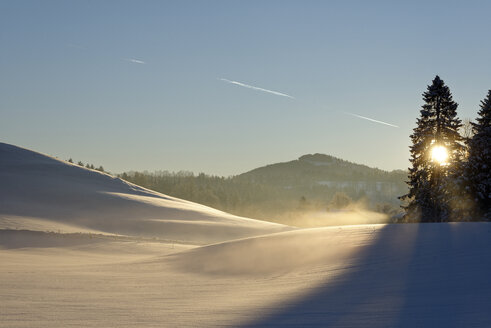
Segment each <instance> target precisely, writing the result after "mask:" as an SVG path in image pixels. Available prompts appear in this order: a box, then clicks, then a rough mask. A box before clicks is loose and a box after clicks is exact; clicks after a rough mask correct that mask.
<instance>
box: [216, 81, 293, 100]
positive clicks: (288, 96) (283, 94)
mask: <svg viewBox="0 0 491 328" xmlns="http://www.w3.org/2000/svg"><path fill="white" fill-rule="evenodd" d="M219 80H221V81H224V82H227V83H231V84H235V85H238V86H241V87H244V88H249V89H253V90H258V91H262V92H267V93H271V94H273V95H277V96H282V97H287V98H291V99H295V97H292V96H290V95H287V94H285V93H281V92H278V91H273V90H268V89H263V88H259V87H255V86H252V85H248V84H244V83H240V82H237V81H230V80H227V79H219Z"/></svg>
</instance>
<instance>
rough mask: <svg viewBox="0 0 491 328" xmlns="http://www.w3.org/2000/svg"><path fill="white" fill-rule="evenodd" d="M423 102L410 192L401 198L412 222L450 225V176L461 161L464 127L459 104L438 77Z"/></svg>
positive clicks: (415, 135) (416, 130) (413, 150)
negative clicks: (461, 134) (460, 132)
mask: <svg viewBox="0 0 491 328" xmlns="http://www.w3.org/2000/svg"><path fill="white" fill-rule="evenodd" d="M423 100H424V102H425V104H424V105H423V106H422V109H421V111H420V117H419V118H418V120H417V126H416V128H414V130H413V131H414V132H413V134H412V135H411V141H412V143H413V144H412V146H411V147H410V152H411V159H410V162H411V164H412V167H410V168H409V176H408V178H409V180H408V181H407V184H408V185H409V192H408V194H406V195H404V196H402V197H400V198H401V199H403V200H406V201H407V202H408V204H407V206H405V207H404V209H405V210H406V215H407V217H408V218H409V219H411V220H415V219H418V220H421V221H422V222H441V221H447V220H449V215H450V208H449V203H450V201H449V193H448V176H449V174H451V173H452V172H454V171H455V170H456V166H457V165H456V163H458V162H459V161H460V160H461V158H462V154H463V145H462V137H461V136H460V134H459V129H460V127H461V126H462V123H461V121H460V120H459V119H458V118H457V106H458V104H457V103H456V102H454V101H453V99H452V94H451V93H450V89H449V88H448V86H446V85H445V83H444V82H443V80H441V79H440V77H439V76H438V75H437V76H436V77H435V79H434V80H433V82H432V84H431V85H429V86H428V89H427V91H426V92H425V93H423Z"/></svg>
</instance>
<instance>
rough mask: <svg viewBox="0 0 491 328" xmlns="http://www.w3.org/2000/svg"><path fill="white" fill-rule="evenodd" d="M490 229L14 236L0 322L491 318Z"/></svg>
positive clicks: (202, 323) (467, 322) (428, 322)
mask: <svg viewBox="0 0 491 328" xmlns="http://www.w3.org/2000/svg"><path fill="white" fill-rule="evenodd" d="M19 233H22V232H19ZM38 237H40V236H38ZM490 237H491V225H490V224H487V223H460V224H421V225H417V224H411V225H361V226H343V227H330V228H316V229H308V230H296V231H291V232H284V233H277V234H272V235H269V236H260V237H252V238H246V239H242V240H236V241H230V242H224V243H220V244H216V245H209V246H204V247H194V248H191V249H189V247H187V249H185V248H182V247H181V246H177V247H176V248H175V249H174V247H173V245H172V246H171V245H169V244H158V243H157V244H156V243H153V244H149V243H146V242H138V243H134V242H129V243H125V242H121V241H115V242H109V243H107V242H92V243H90V244H86V245H81V244H79V243H78V242H74V243H72V244H71V245H70V246H64V247H30V248H25V247H11V248H9V249H4V250H0V263H2V266H0V295H2V299H1V300H0V305H1V306H0V318H1V320H0V327H33V326H37V327H67V326H70V327H198V326H199V327H217V326H220V327H223V326H225V327H491V312H490V311H489V304H491V283H490V278H489V277H490V276H491V261H490V259H491V251H490V250H491V238H490ZM0 238H1V237H0ZM50 238H54V237H53V236H50ZM60 238H61V237H60ZM0 240H1V239H0ZM52 244H53V243H51V245H52ZM165 254H167V255H165Z"/></svg>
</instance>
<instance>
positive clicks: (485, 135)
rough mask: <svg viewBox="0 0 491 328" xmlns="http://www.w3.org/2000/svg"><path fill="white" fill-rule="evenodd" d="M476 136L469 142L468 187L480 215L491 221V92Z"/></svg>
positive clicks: (481, 115) (475, 125)
mask: <svg viewBox="0 0 491 328" xmlns="http://www.w3.org/2000/svg"><path fill="white" fill-rule="evenodd" d="M478 115H479V117H478V118H477V120H476V121H477V122H476V123H473V124H472V125H473V130H474V131H473V132H474V136H473V137H472V139H471V140H470V141H469V150H468V151H469V157H468V161H467V165H466V170H465V178H466V182H467V183H466V186H467V188H468V190H469V191H470V193H471V195H472V197H473V199H474V200H475V202H476V206H477V208H476V210H477V213H476V214H478V215H483V216H485V217H486V218H487V219H488V220H491V90H489V91H488V95H487V97H486V98H485V99H484V100H482V101H481V110H480V111H479V112H478Z"/></svg>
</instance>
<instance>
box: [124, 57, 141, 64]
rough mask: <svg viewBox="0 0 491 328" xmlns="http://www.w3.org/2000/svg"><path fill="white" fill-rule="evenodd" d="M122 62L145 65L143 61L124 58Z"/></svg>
mask: <svg viewBox="0 0 491 328" xmlns="http://www.w3.org/2000/svg"><path fill="white" fill-rule="evenodd" d="M124 60H126V61H129V62H130V63H135V64H145V62H144V61H143V60H138V59H135V58H125V59H124Z"/></svg>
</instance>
